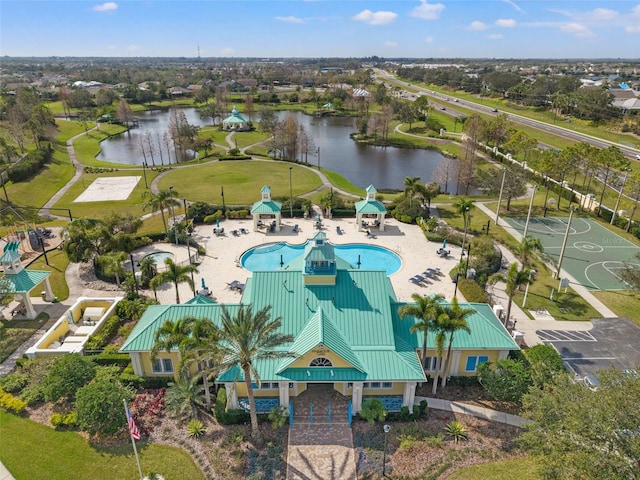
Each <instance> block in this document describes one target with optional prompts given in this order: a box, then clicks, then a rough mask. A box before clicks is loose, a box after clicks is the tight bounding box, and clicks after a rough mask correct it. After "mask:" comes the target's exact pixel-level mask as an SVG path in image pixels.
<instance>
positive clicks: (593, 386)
mask: <svg viewBox="0 0 640 480" xmlns="http://www.w3.org/2000/svg"><path fill="white" fill-rule="evenodd" d="M582 382H583V383H584V385H585V387H587V388H588V389H589V390H593V391H594V392H595V391H596V390H598V388H600V382H599V381H598V379H597V378H596V377H594V376H593V375H587V376H586V377H584V378H583V379H582Z"/></svg>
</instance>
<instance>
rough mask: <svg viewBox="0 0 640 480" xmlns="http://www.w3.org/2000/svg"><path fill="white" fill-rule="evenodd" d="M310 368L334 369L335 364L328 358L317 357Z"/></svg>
mask: <svg viewBox="0 0 640 480" xmlns="http://www.w3.org/2000/svg"><path fill="white" fill-rule="evenodd" d="M309 366H310V367H333V363H331V360H329V359H328V358H327V357H316V358H314V359H313V360H311V363H310V364H309Z"/></svg>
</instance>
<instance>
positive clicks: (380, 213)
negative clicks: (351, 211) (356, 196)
mask: <svg viewBox="0 0 640 480" xmlns="http://www.w3.org/2000/svg"><path fill="white" fill-rule="evenodd" d="M376 193H378V191H377V190H376V189H375V187H374V186H373V185H369V186H368V187H367V197H366V198H365V199H364V200H360V201H359V202H356V204H355V207H356V225H358V228H359V229H362V228H367V227H369V225H368V224H367V221H366V220H365V219H371V220H373V223H374V226H377V227H378V230H380V231H381V232H383V231H384V217H385V215H386V214H387V209H386V208H385V206H384V204H383V203H382V202H380V201H378V200H376Z"/></svg>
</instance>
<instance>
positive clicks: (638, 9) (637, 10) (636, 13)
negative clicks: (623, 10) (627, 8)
mask: <svg viewBox="0 0 640 480" xmlns="http://www.w3.org/2000/svg"><path fill="white" fill-rule="evenodd" d="M631 16H632V17H640V4H638V5H636V6H635V7H633V10H631Z"/></svg>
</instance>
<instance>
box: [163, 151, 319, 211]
mask: <svg viewBox="0 0 640 480" xmlns="http://www.w3.org/2000/svg"><path fill="white" fill-rule="evenodd" d="M290 167H291V168H292V170H291V180H292V181H291V183H292V186H293V195H294V196H299V195H302V194H303V193H308V192H311V191H313V190H315V189H316V188H318V187H320V186H321V185H322V182H321V181H320V178H319V177H318V175H317V174H316V173H315V172H314V171H313V170H311V169H308V168H304V167H301V166H300V165H296V164H295V163H288V162H278V161H269V160H236V161H223V162H213V163H207V164H201V165H194V166H190V167H187V168H176V169H174V170H172V171H171V172H169V173H167V174H166V175H165V176H163V177H162V179H161V180H160V184H159V188H160V189H163V190H164V189H168V188H169V186H171V185H173V188H174V191H175V192H177V194H176V195H178V196H179V197H180V198H186V199H187V200H188V201H190V202H195V201H201V202H208V203H214V204H215V203H218V204H219V203H222V197H221V188H224V200H225V203H226V204H227V205H251V204H253V203H254V202H255V201H257V200H258V199H259V198H260V190H261V189H262V187H263V186H264V185H268V186H269V187H271V195H272V197H285V198H288V197H289V193H290V191H289V168H290ZM194 179H197V181H194Z"/></svg>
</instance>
